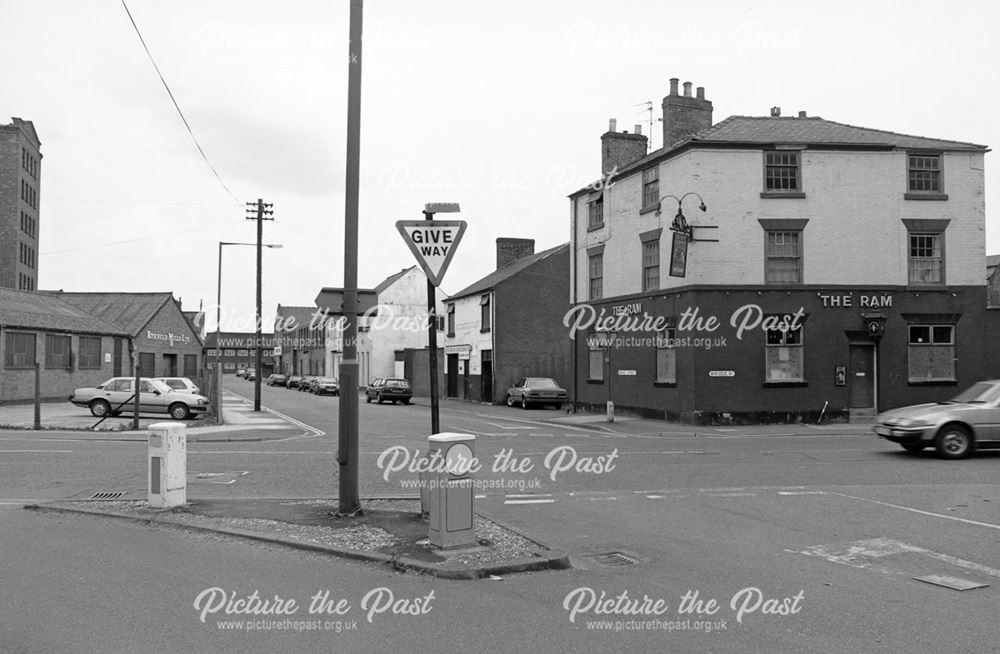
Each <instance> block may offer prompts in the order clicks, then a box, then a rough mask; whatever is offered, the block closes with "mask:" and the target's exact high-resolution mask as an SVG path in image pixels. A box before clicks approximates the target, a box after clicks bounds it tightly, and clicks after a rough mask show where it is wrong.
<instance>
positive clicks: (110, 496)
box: [90, 491, 125, 500]
mask: <svg viewBox="0 0 1000 654" xmlns="http://www.w3.org/2000/svg"><path fill="white" fill-rule="evenodd" d="M124 494H125V491H101V492H99V493H94V494H93V495H91V496H90V499H92V500H117V499H118V498H119V497H121V496H122V495H124Z"/></svg>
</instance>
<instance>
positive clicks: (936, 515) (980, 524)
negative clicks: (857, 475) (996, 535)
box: [826, 491, 1000, 530]
mask: <svg viewBox="0 0 1000 654" xmlns="http://www.w3.org/2000/svg"><path fill="white" fill-rule="evenodd" d="M826 494H827V495H838V496H840V497H846V498H848V499H852V500H860V501H862V502H870V503H872V504H878V505H881V506H887V507H889V508H892V509H899V510H901V511H909V512H911V513H917V514H919V515H926V516H931V517H932V518H944V519H945V520H954V521H955V522H962V523H965V524H967V525H975V526H977V527H986V528H987V529H997V530H1000V525H996V524H993V523H990V522H979V521H978V520H969V519H967V518H959V517H958V516H953V515H944V514H942V513H934V512H933V511H923V510H921V509H914V508H913V507H910V506H902V505H899V504H890V503H889V502H881V501H879V500H872V499H868V498H867V497H858V496H856V495H848V494H846V493H837V492H835V491H826Z"/></svg>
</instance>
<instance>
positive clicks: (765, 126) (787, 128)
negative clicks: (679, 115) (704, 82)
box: [691, 116, 986, 150]
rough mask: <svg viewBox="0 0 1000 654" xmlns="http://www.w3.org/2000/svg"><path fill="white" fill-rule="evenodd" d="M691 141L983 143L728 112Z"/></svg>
mask: <svg viewBox="0 0 1000 654" xmlns="http://www.w3.org/2000/svg"><path fill="white" fill-rule="evenodd" d="M691 141H692V142H693V143H810V144H817V145H819V144H823V145H873V146H878V145H881V146H890V147H895V148H905V149H927V150H985V149H986V146H985V145H977V144H975V143H966V142H964V141H946V140H942V139H933V138H927V137H924V136H913V135H910V134H899V133H897V132H889V131H885V130H880V129H870V128H867V127H855V126H854V125H846V124H844V123H836V122H833V121H832V120H824V119H823V118H819V117H806V118H793V117H777V116H730V117H729V118H726V119H725V120H724V121H722V122H721V123H717V124H715V125H713V126H712V127H709V128H708V129H706V130H703V131H701V132H698V133H697V134H695V135H694V136H693V137H692V138H691Z"/></svg>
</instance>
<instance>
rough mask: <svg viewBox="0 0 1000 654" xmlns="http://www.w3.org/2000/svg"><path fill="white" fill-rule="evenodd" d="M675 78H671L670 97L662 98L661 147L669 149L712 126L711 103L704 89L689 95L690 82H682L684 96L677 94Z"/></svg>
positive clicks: (699, 88)
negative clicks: (696, 94)
mask: <svg viewBox="0 0 1000 654" xmlns="http://www.w3.org/2000/svg"><path fill="white" fill-rule="evenodd" d="M677 81H678V80H677V78H676V77H674V78H671V80H670V82H671V86H670V95H668V96H665V97H664V98H663V104H662V107H663V147H665V148H669V147H671V146H673V145H676V144H677V143H680V142H682V141H684V140H686V139H689V138H691V137H692V136H693V135H695V134H697V133H698V132H700V131H702V130H706V129H708V128H709V127H711V126H712V102H711V101H710V100H707V99H705V88H704V87H702V86H699V87H698V97H697V98H694V97H692V95H691V86H692V85H691V82H684V95H683V96H680V95H678V94H677Z"/></svg>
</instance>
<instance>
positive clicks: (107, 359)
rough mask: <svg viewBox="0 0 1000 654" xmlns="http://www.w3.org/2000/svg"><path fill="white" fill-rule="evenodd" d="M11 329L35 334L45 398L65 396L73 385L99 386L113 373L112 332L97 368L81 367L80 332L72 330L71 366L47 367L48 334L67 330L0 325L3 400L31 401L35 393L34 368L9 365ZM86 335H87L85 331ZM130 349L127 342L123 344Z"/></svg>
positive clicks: (103, 341)
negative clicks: (8, 345)
mask: <svg viewBox="0 0 1000 654" xmlns="http://www.w3.org/2000/svg"><path fill="white" fill-rule="evenodd" d="M9 331H15V332H23V333H33V334H35V358H36V360H37V361H39V362H40V363H41V364H42V365H41V381H40V383H41V396H42V398H43V399H46V400H64V399H66V398H67V397H68V396H69V395H70V394H71V393H72V392H73V390H74V389H76V388H83V387H86V386H97V385H98V384H100V383H101V382H104V381H105V380H107V379H109V378H111V377H114V363H113V361H112V358H113V355H114V343H115V340H116V338H115V337H113V336H102V337H101V358H100V362H101V365H100V367H99V368H94V369H87V368H84V369H81V368H80V367H79V352H80V335H79V334H71V335H70V337H71V352H72V357H71V366H70V367H69V368H60V369H47V368H46V367H45V345H46V338H45V336H46V334H62V335H65V332H45V331H39V330H28V329H14V330H11V329H8V328H3V329H0V371H2V374H0V404H2V403H19V402H30V401H32V400H33V399H34V396H35V395H34V394H35V371H34V369H9V368H7V367H6V361H7V352H6V348H7V333H8V332H9ZM85 336H86V335H85ZM121 340H123V339H121ZM123 349H124V350H127V349H128V346H127V345H123Z"/></svg>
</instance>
